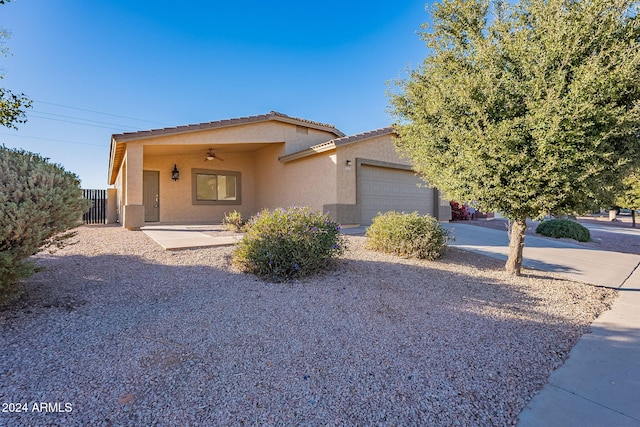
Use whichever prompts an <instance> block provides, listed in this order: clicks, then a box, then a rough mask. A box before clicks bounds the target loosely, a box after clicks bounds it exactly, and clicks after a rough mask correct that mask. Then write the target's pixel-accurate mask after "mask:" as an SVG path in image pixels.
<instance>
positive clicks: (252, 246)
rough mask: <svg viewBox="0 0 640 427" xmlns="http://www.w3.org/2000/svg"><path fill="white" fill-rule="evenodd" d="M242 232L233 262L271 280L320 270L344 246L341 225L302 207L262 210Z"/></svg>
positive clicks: (339, 253) (247, 270) (328, 263)
mask: <svg viewBox="0 0 640 427" xmlns="http://www.w3.org/2000/svg"><path fill="white" fill-rule="evenodd" d="M245 231H246V234H245V235H244V237H243V238H242V240H241V241H240V242H239V243H238V244H237V246H236V248H235V249H234V251H233V263H234V264H235V265H237V266H238V267H240V268H241V269H242V270H244V271H246V272H250V273H254V274H256V275H258V276H260V277H263V278H267V279H270V280H274V281H281V280H284V279H288V278H297V277H302V276H305V275H309V274H312V273H316V272H318V271H320V270H323V269H325V268H327V267H328V266H329V265H330V263H331V261H332V260H333V259H335V258H336V257H338V256H340V255H342V253H343V252H344V249H345V247H346V240H345V238H344V236H342V235H341V234H340V225H338V224H336V223H335V222H334V221H333V220H332V219H331V217H329V216H328V215H324V214H320V213H314V212H311V211H310V210H309V208H305V207H291V208H289V209H275V210H268V209H265V210H263V211H262V212H259V213H258V214H256V215H255V216H253V217H252V218H251V219H250V220H249V221H248V222H247V225H246V226H245Z"/></svg>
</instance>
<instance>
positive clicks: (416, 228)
mask: <svg viewBox="0 0 640 427" xmlns="http://www.w3.org/2000/svg"><path fill="white" fill-rule="evenodd" d="M367 237H368V241H367V247H368V248H369V249H373V250H376V251H381V252H387V253H392V254H397V255H401V256H407V257H414V258H421V259H428V260H434V259H437V258H439V257H440V256H441V255H442V253H443V252H444V250H445V247H446V244H447V241H448V240H449V231H448V230H445V229H444V228H443V227H442V225H441V224H440V223H439V222H438V220H437V219H435V218H434V217H432V216H430V215H424V216H421V215H419V214H418V213H417V212H413V213H410V214H406V213H398V212H387V213H384V214H379V215H378V216H377V217H375V218H374V219H373V223H372V224H371V227H369V229H368V230H367Z"/></svg>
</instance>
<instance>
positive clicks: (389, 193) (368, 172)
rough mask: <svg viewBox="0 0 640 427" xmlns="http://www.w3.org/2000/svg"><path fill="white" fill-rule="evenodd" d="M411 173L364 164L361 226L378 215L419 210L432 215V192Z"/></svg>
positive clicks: (360, 189) (361, 185) (360, 192)
mask: <svg viewBox="0 0 640 427" xmlns="http://www.w3.org/2000/svg"><path fill="white" fill-rule="evenodd" d="M421 183H422V184H424V183H423V181H422V180H420V178H419V177H418V176H416V175H415V174H414V173H413V172H412V171H407V170H404V169H393V168H384V167H378V166H370V165H362V166H361V168H360V172H359V182H358V191H359V202H360V206H361V213H362V218H361V223H362V224H371V221H372V219H373V218H374V217H375V216H376V215H377V214H378V212H388V211H392V210H395V211H404V212H413V211H417V212H418V213H420V214H421V215H424V214H433V189H431V188H427V187H425V186H418V184H421Z"/></svg>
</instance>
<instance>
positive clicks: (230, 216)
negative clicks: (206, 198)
mask: <svg viewBox="0 0 640 427" xmlns="http://www.w3.org/2000/svg"><path fill="white" fill-rule="evenodd" d="M222 225H224V226H225V228H226V229H227V230H229V231H235V232H236V233H239V232H241V231H242V226H243V225H244V220H243V219H242V214H241V213H240V212H238V211H236V210H234V211H233V212H227V213H226V214H225V215H224V218H223V219H222Z"/></svg>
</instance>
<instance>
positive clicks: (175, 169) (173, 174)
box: [171, 164, 180, 181]
mask: <svg viewBox="0 0 640 427" xmlns="http://www.w3.org/2000/svg"><path fill="white" fill-rule="evenodd" d="M171 179H172V180H174V181H177V180H178V179H180V171H178V166H177V165H176V164H174V165H173V170H172V171H171Z"/></svg>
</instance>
